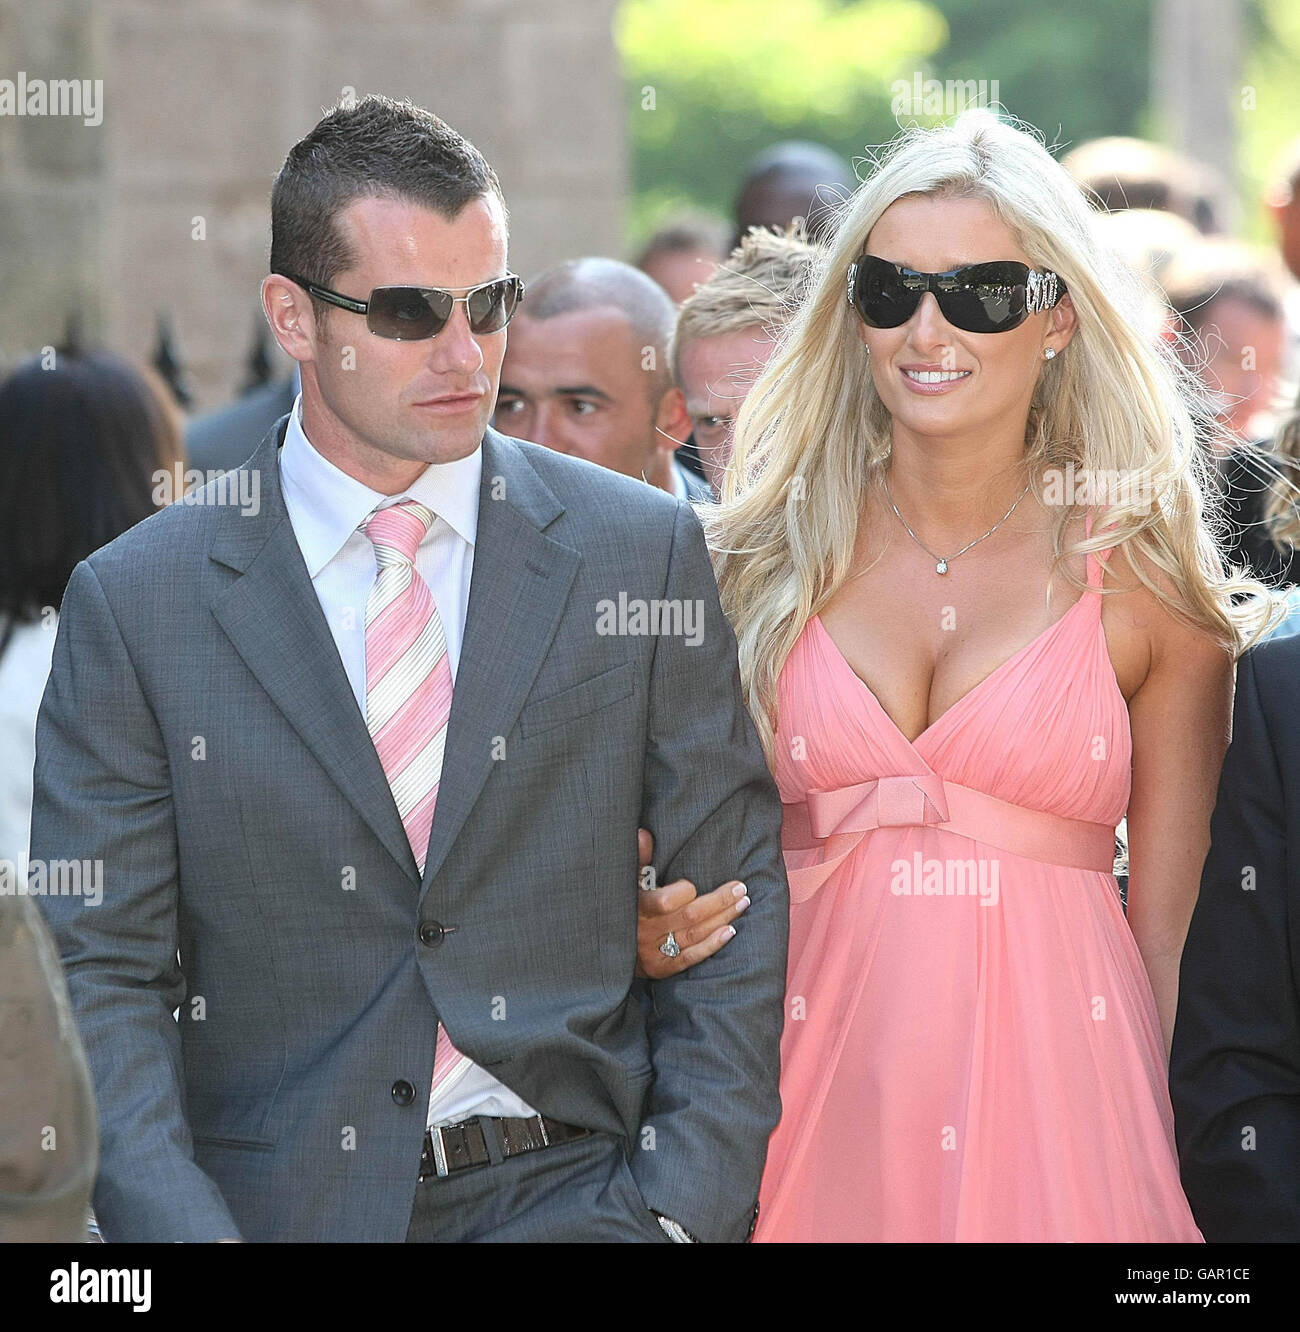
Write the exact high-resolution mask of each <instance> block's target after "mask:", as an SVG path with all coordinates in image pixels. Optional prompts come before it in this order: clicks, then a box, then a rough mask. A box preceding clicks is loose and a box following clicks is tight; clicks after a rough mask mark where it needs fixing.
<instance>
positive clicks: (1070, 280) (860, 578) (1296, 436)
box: [0, 97, 1300, 1242]
mask: <svg viewBox="0 0 1300 1332" xmlns="http://www.w3.org/2000/svg"><path fill="white" fill-rule="evenodd" d="M1231 205H1232V200H1231V197H1230V194H1229V191H1228V189H1227V187H1226V185H1225V184H1224V182H1222V181H1221V180H1219V179H1218V178H1217V177H1216V176H1215V174H1214V173H1213V172H1211V171H1209V170H1208V169H1206V168H1204V167H1202V166H1199V165H1197V164H1195V163H1192V162H1190V161H1188V160H1186V159H1184V158H1181V157H1179V156H1178V155H1176V154H1173V153H1171V152H1169V151H1168V150H1165V149H1162V148H1159V147H1158V146H1156V145H1154V144H1148V143H1144V142H1141V141H1137V140H1129V139H1106V140H1099V141H1096V142H1093V143H1090V144H1085V145H1083V146H1081V147H1079V148H1077V149H1075V150H1074V151H1072V152H1071V153H1069V154H1068V155H1067V156H1066V157H1065V158H1064V159H1063V160H1061V161H1059V162H1058V161H1057V160H1056V159H1054V158H1053V157H1052V156H1051V155H1050V154H1049V153H1048V152H1047V151H1046V149H1045V148H1044V147H1043V146H1042V143H1041V141H1040V140H1039V139H1038V138H1036V137H1035V136H1034V135H1033V134H1032V133H1030V132H1027V131H1026V130H1024V129H1021V128H1017V127H1015V126H1013V125H1011V124H1009V123H1007V122H1005V121H1003V120H1001V119H999V118H998V117H996V116H994V115H993V114H991V113H990V112H987V111H982V110H971V111H967V112H965V113H963V114H962V115H961V116H959V117H957V118H956V119H955V120H953V121H952V122H951V123H950V124H947V125H944V126H940V127H938V128H934V129H912V130H908V131H905V132H903V133H901V134H900V135H899V136H898V137H897V139H895V140H894V141H893V142H892V143H891V144H889V145H888V146H886V147H885V148H883V149H882V151H881V152H880V154H879V155H878V156H877V157H876V158H875V159H874V160H873V161H872V162H871V163H870V165H869V167H868V168H866V169H864V170H863V172H862V179H861V180H859V179H858V177H857V176H856V175H855V174H854V173H853V171H852V170H851V169H850V168H849V167H848V165H847V164H846V163H844V162H843V161H841V160H840V159H839V158H837V157H836V155H835V154H833V153H830V152H828V151H827V150H826V149H824V148H821V147H820V146H818V145H812V144H803V143H787V144H781V145H778V146H776V147H775V148H773V149H772V150H770V151H769V152H767V153H765V154H763V155H762V157H761V158H759V159H758V160H757V161H756V162H754V163H753V164H752V167H751V169H750V170H749V171H748V173H747V174H746V177H745V179H744V181H743V182H742V184H741V187H740V189H739V191H738V195H737V199H736V208H735V215H734V217H732V218H729V219H725V220H723V219H718V218H711V217H708V216H701V215H683V216H682V217H680V218H675V219H672V220H671V221H670V222H669V223H668V225H666V226H665V227H664V228H663V230H662V231H660V232H659V233H657V234H656V235H655V236H653V237H652V238H650V240H649V241H648V242H646V243H645V244H644V245H643V246H642V248H641V249H640V251H639V252H638V253H637V255H636V256H635V262H633V263H629V262H624V261H622V260H620V259H617V258H614V257H611V256H606V255H579V256H573V257H571V258H567V259H565V260H564V261H562V262H559V263H556V264H554V265H552V266H550V267H548V268H546V269H544V270H543V271H541V272H538V273H536V274H524V275H516V274H514V273H512V272H510V271H509V268H508V262H507V240H508V236H507V227H506V221H505V217H506V214H505V208H504V200H503V198H502V193H501V188H500V185H499V182H498V181H497V179H496V176H495V173H494V172H493V170H492V168H491V167H490V165H488V163H487V162H486V161H485V160H484V159H483V158H482V156H481V154H479V153H478V151H477V150H476V149H475V148H474V147H473V145H471V144H469V143H468V142H467V141H466V140H465V139H464V138H463V137H462V136H460V135H459V134H458V133H456V131H455V130H454V129H452V128H451V127H449V126H448V125H446V124H445V123H444V122H442V121H441V120H439V119H438V118H437V117H436V116H433V115H432V114H430V113H429V112H427V111H424V110H421V109H419V108H416V107H413V106H411V105H410V104H409V103H399V102H393V101H390V100H388V99H385V98H378V97H372V98H364V99H362V100H361V101H360V102H358V103H355V104H352V105H349V106H341V107H339V108H336V109H335V110H334V111H332V112H330V113H329V114H328V115H327V116H326V117H325V118H324V119H323V120H322V121H321V122H320V124H319V125H317V126H316V128H315V129H314V130H313V131H312V132H311V133H310V134H309V135H308V136H307V137H306V138H305V139H304V140H302V141H301V142H300V143H299V144H297V145H295V146H294V147H293V149H292V150H291V151H290V153H289V155H288V157H287V159H286V161H285V164H284V167H283V168H282V170H281V172H280V174H279V176H278V177H277V179H276V182H275V186H274V190H273V193H272V200H271V224H272V248H271V256H270V275H269V276H268V278H267V279H266V281H265V282H264V283H263V288H262V301H263V309H264V312H265V315H266V318H267V321H268V323H269V326H270V328H271V330H272V332H273V334H274V336H275V338H276V341H277V342H278V344H279V346H280V347H281V349H282V350H283V351H284V352H285V353H287V355H288V356H289V357H290V358H291V359H292V361H293V363H294V365H295V370H294V374H293V376H292V377H291V378H289V379H286V380H283V381H277V382H275V383H272V384H268V385H266V386H264V387H263V388H261V389H258V390H257V391H256V392H255V393H253V394H250V395H248V396H246V397H245V398H243V399H242V400H240V401H239V402H237V403H235V404H232V405H229V406H227V407H225V408H222V409H221V410H219V411H217V412H213V413H210V414H208V415H206V416H203V417H198V418H195V419H193V420H191V421H189V422H188V423H185V422H183V420H182V417H181V414H180V412H179V410H178V408H177V406H176V404H175V401H174V400H173V399H172V398H171V397H170V395H169V394H168V391H167V389H166V386H165V384H163V383H162V382H161V381H160V379H159V378H158V376H157V375H156V374H155V373H153V372H152V371H150V370H148V369H146V368H144V367H141V366H136V365H133V364H132V363H131V362H129V361H128V360H126V359H124V358H121V357H119V356H116V355H111V354H109V353H107V352H102V351H88V350H85V349H80V348H65V349H61V350H59V351H58V352H56V353H54V354H53V355H52V356H49V355H47V356H46V357H44V358H34V359H33V360H31V361H30V362H27V363H25V364H23V365H21V366H19V367H18V368H17V369H15V370H13V371H12V372H11V373H10V374H9V375H8V377H7V378H6V379H5V380H4V381H3V383H0V420H2V421H4V423H5V438H4V441H3V444H2V445H0V510H2V512H3V521H0V744H2V745H3V753H4V764H3V767H2V770H0V782H3V786H2V787H0V872H3V873H5V874H6V875H7V879H6V883H7V887H6V889H5V891H4V892H3V893H0V976H4V977H5V978H6V979H5V985H6V987H7V989H8V990H14V991H16V990H17V989H19V988H21V989H22V990H23V991H24V993H30V994H31V995H32V996H39V1001H37V1000H36V999H33V1005H34V1006H33V1012H35V1013H37V1014H38V1015H39V1021H37V1022H35V1023H33V1024H32V1026H31V1029H30V1031H29V1032H28V1035H27V1039H26V1040H25V1041H24V1042H23V1043H21V1045H20V1046H18V1047H15V1046H13V1045H12V1043H11V1044H10V1045H8V1046H6V1047H5V1051H4V1054H3V1056H0V1061H2V1062H0V1114H2V1115H3V1132H2V1133H0V1142H3V1143H4V1144H5V1145H6V1150H7V1153H8V1156H9V1157H10V1158H12V1159H11V1160H6V1161H5V1162H4V1164H5V1166H6V1167H7V1169H6V1178H8V1179H11V1180H14V1181H16V1184H15V1185H14V1186H13V1187H11V1188H8V1189H7V1191H6V1192H5V1193H4V1194H0V1237H2V1238H17V1239H71V1238H85V1237H86V1233H87V1217H88V1215H89V1216H90V1218H91V1219H90V1225H91V1227H92V1229H93V1231H94V1233H95V1234H96V1235H98V1234H99V1233H100V1232H101V1231H102V1234H103V1237H104V1238H106V1239H108V1240H116V1239H148V1240H174V1239H188V1240H237V1239H262V1240H265V1239H279V1240H293V1239H297V1240H324V1239H379V1240H402V1239H406V1240H411V1241H429V1240H478V1239H492V1240H650V1241H658V1242H690V1241H692V1240H705V1241H720V1240H733V1241H734V1240H744V1239H747V1238H751V1237H752V1238H753V1239H754V1240H756V1241H759V1242H764V1241H768V1242H780V1241H834V1240H861V1241H873V1240H874V1241H922V1242H924V1241H958V1240H970V1241H1025V1242H1041V1241H1073V1242H1084V1241H1139V1242H1140V1241H1199V1240H1201V1239H1205V1240H1208V1241H1227V1240H1292V1241H1295V1240H1300V1110H1297V1107H1298V1106H1300V1100H1298V1099H1297V1092H1296V1088H1297V1086H1300V978H1298V977H1297V974H1296V972H1295V969H1294V964H1293V960H1292V959H1293V958H1294V957H1295V956H1296V955H1297V950H1300V936H1297V934H1296V926H1295V922H1296V921H1297V920H1300V883H1297V880H1296V877H1295V874H1294V871H1293V869H1292V868H1291V865H1292V862H1293V861H1294V859H1295V851H1296V848H1297V846H1300V825H1297V824H1296V822H1295V817H1294V814H1293V812H1292V811H1293V808H1294V802H1292V801H1290V799H1289V795H1290V790H1289V785H1290V777H1289V774H1290V771H1291V769H1290V765H1289V758H1290V751H1291V749H1292V747H1297V748H1300V732H1297V731H1296V729H1295V727H1294V725H1293V723H1292V721H1291V715H1292V711H1293V708H1292V691H1293V689H1294V685H1293V684H1292V681H1293V680H1295V679H1300V669H1298V668H1300V660H1297V657H1298V656H1300V599H1297V596H1298V594H1297V593H1295V592H1294V591H1293V590H1292V585H1293V584H1300V562H1298V561H1297V559H1296V546H1297V543H1300V489H1297V481H1300V478H1298V477H1297V475H1296V473H1297V464H1298V463H1300V403H1297V400H1296V396H1295V395H1296V381H1297V378H1300V300H1298V299H1297V296H1296V292H1297V286H1296V282H1297V280H1300V150H1297V152H1296V153H1295V154H1293V155H1292V156H1291V157H1290V158H1288V159H1287V160H1285V161H1284V162H1283V163H1281V164H1280V166H1279V169H1278V171H1277V175H1276V180H1275V182H1274V183H1273V185H1272V187H1271V189H1270V194H1269V198H1268V200H1267V205H1268V211H1269V216H1270V218H1271V219H1272V221H1273V223H1274V224H1275V226H1276V240H1277V243H1276V247H1274V248H1269V247H1261V246H1254V245H1250V244H1247V243H1246V242H1244V241H1242V240H1240V239H1238V238H1236V237H1234V236H1231V235H1228V234H1225V227H1226V226H1227V219H1229V218H1230V217H1232V216H1233V209H1232V206H1231ZM186 464H188V465H190V466H192V467H193V468H195V469H197V470H198V471H199V472H202V473H204V474H211V473H213V472H217V471H221V470H225V469H230V470H231V472H232V474H233V473H234V472H243V473H246V474H247V475H248V476H249V477H252V478H255V479H256V483H257V484H256V485H255V486H254V487H253V488H252V490H251V492H250V491H249V489H247V488H241V487H237V486H230V487H226V488H225V489H219V487H220V482H219V481H214V482H212V483H211V484H209V485H208V486H207V487H206V488H205V489H196V490H195V491H193V492H192V493H190V494H188V495H185V496H176V495H174V494H172V493H171V491H170V490H168V488H167V487H165V486H160V484H159V479H160V477H165V476H169V475H172V474H175V473H176V472H177V469H178V468H181V469H183V468H184V466H185V465H186ZM250 493H251V494H253V495H255V496H256V502H255V503H253V504H251V505H250V504H249V503H247V501H248V498H249V495H250ZM232 497H234V498H239V497H242V499H243V501H244V502H243V503H242V504H240V503H235V502H233V500H232ZM169 501H178V502H169ZM142 520H147V521H142ZM611 625H612V626H614V627H611ZM647 626H648V627H647ZM1230 736H1231V744H1230V745H1229V738H1230ZM1297 761H1298V762H1300V753H1298V754H1297ZM444 778H445V780H444ZM56 866H61V867H63V873H64V874H65V876H66V873H67V867H69V866H72V867H77V869H78V870H79V873H80V874H81V875H82V876H83V877H82V878H80V879H79V880H78V882H77V883H76V884H75V885H72V886H69V884H68V883H67V882H64V883H63V884H62V885H58V884H57V883H56V882H55V877H56V876H54V874H53V867H56ZM5 867H8V868H7V869H6V868H5ZM56 955H57V957H58V958H60V959H61V963H62V966H61V968H60V966H59V965H58V963H57V962H56V961H55V958H56ZM7 997H8V996H7ZM20 1069H21V1072H20V1071H19V1070H20ZM51 1126H53V1129H54V1130H55V1131H56V1133H57V1137H58V1139H59V1141H60V1142H61V1143H63V1144H64V1145H63V1146H61V1147H60V1148H59V1149H58V1150H56V1151H51V1150H50V1148H49V1146H48V1144H46V1143H45V1142H44V1141H43V1137H42V1135H43V1134H44V1133H45V1132H46V1131H47V1130H48V1129H50V1127H51ZM92 1187H93V1204H94V1212H93V1215H92V1214H90V1213H89V1212H88V1208H89V1206H90V1204H91V1201H92V1197H91V1192H92Z"/></svg>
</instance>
